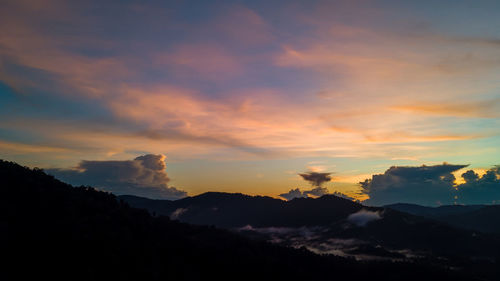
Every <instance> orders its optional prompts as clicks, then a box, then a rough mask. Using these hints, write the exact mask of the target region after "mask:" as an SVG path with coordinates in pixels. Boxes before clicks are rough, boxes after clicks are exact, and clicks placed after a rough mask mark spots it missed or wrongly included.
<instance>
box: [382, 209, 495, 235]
mask: <svg viewBox="0 0 500 281" xmlns="http://www.w3.org/2000/svg"><path fill="white" fill-rule="evenodd" d="M385 207H386V208H390V209H393V210H397V211H401V212H405V213H409V214H413V215H417V216H422V217H426V218H431V219H434V220H437V221H440V222H444V223H447V224H449V225H452V226H455V227H459V228H463V229H470V230H475V231H480V232H485V233H500V205H450V206H440V207H423V206H419V205H413V204H393V205H387V206H385Z"/></svg>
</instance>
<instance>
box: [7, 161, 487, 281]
mask: <svg viewBox="0 0 500 281" xmlns="http://www.w3.org/2000/svg"><path fill="white" fill-rule="evenodd" d="M0 179H1V182H2V185H1V188H0V208H1V209H0V230H1V231H0V235H1V236H0V239H1V241H2V242H3V243H2V244H1V245H2V246H1V250H2V255H3V256H4V258H6V259H7V262H4V263H3V264H2V275H3V276H4V277H6V276H10V277H9V280H14V279H24V280H25V279H27V278H28V277H30V276H35V277H36V278H37V279H50V280H53V279H62V278H64V279H65V280H104V279H106V280H255V279H264V280H268V279H269V280H421V279H423V278H431V279H436V280H479V279H478V278H476V277H481V275H484V276H489V278H490V280H494V275H493V274H494V273H491V272H490V273H484V272H479V271H477V269H475V268H472V269H471V268H466V269H460V268H454V269H450V268H447V267H443V266H442V265H441V264H437V265H432V264H433V263H434V261H433V260H432V261H429V260H425V259H422V260H419V261H413V262H411V263H408V262H382V261H372V262H356V261H355V260H353V259H345V258H341V257H335V256H331V255H330V256H320V255H316V254H313V253H311V252H309V251H307V250H305V249H292V248H285V247H279V246H276V245H272V244H269V243H265V242H259V241H252V240H249V239H246V238H244V237H242V236H240V235H237V234H234V233H231V232H228V231H225V230H220V229H215V228H213V227H206V226H192V225H187V224H184V223H179V222H176V221H171V220H170V219H169V218H168V217H164V216H157V217H153V216H151V215H150V214H149V213H148V212H146V211H143V210H139V209H135V208H131V207H129V205H127V204H126V203H124V202H123V201H119V200H116V197H115V196H113V195H111V194H109V193H105V192H100V191H96V190H94V189H93V188H90V187H76V188H75V187H72V186H70V185H68V184H65V183H62V182H60V181H58V180H56V179H54V178H53V177H51V176H48V175H46V174H45V173H44V172H43V171H42V170H39V169H33V170H31V169H29V168H25V167H21V166H19V165H17V164H14V163H11V162H5V161H1V160H0ZM218 196H224V195H218ZM209 197H210V196H209ZM201 198H203V197H201ZM135 199H136V200H140V199H138V198H135ZM199 200H201V199H199ZM263 200H269V199H263ZM334 200H335V199H334ZM299 202H301V201H299ZM303 202H308V201H303ZM299 205H300V204H299ZM370 251H375V252H380V251H381V250H379V249H370ZM382 252H383V251H382ZM489 268H490V267H488V268H487V269H489ZM472 274H473V275H475V276H476V277H474V276H472Z"/></svg>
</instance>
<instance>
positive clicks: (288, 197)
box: [278, 188, 309, 200]
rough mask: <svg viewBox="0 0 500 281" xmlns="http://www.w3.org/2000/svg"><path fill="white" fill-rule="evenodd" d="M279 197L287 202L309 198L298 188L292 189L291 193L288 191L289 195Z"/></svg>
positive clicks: (284, 194)
mask: <svg viewBox="0 0 500 281" xmlns="http://www.w3.org/2000/svg"><path fill="white" fill-rule="evenodd" d="M278 196H280V197H283V198H285V199H286V200H292V199H295V198H307V197H309V196H307V194H304V193H303V192H302V191H301V190H300V189H298V188H296V189H290V191H288V192H287V193H282V194H280V195H278Z"/></svg>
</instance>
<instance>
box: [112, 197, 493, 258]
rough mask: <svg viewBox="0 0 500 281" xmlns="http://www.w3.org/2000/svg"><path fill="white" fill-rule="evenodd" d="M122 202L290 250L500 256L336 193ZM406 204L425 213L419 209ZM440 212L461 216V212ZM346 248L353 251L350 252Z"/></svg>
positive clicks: (456, 234)
mask: <svg viewBox="0 0 500 281" xmlns="http://www.w3.org/2000/svg"><path fill="white" fill-rule="evenodd" d="M120 198H121V199H122V200H124V201H126V202H128V203H129V204H131V205H132V206H134V207H138V208H145V209H148V210H149V211H151V212H153V213H156V214H161V215H168V216H171V217H173V218H175V219H179V220H180V221H183V222H188V223H192V224H199V225H215V226H218V227H225V228H231V229H237V230H238V229H240V230H243V233H245V234H246V235H249V236H251V237H260V238H261V239H266V240H270V241H280V244H282V245H288V246H307V247H309V248H316V247H319V245H321V247H325V245H327V244H328V243H329V242H328V241H330V240H332V239H343V240H348V239H351V240H352V239H355V240H356V241H360V243H359V245H356V246H357V247H360V245H361V244H366V243H369V244H372V245H373V246H377V245H379V246H382V247H384V248H386V250H392V251H393V252H396V251H403V250H410V251H412V252H413V253H417V252H418V253H419V254H421V255H439V256H444V257H456V256H461V257H465V258H484V257H487V258H490V259H495V258H496V257H497V256H498V254H499V252H500V250H499V249H500V240H499V238H498V237H497V236H491V235H488V234H482V233H479V232H474V231H471V230H466V229H458V228H455V227H451V226H449V225H447V224H444V223H441V222H438V221H435V220H433V219H427V218H424V217H422V216H414V215H411V214H407V213H404V212H399V211H396V210H393V209H391V208H376V207H365V206H363V205H361V204H359V203H356V202H352V201H350V200H347V199H343V198H340V197H336V196H333V195H326V196H322V197H320V198H316V199H313V198H296V199H293V200H291V201H283V200H279V199H273V198H270V197H262V196H248V195H243V194H230V193H214V192H209V193H204V194H201V195H198V196H194V197H188V198H184V199H180V200H176V201H164V200H150V199H145V198H138V197H130V196H121V197H120ZM404 206H406V207H407V208H408V209H411V208H413V209H419V210H427V208H426V207H421V206H418V205H404ZM472 209H473V208H472V207H471V208H467V210H472ZM442 210H443V212H444V211H446V212H447V213H454V214H459V212H458V209H457V210H455V209H453V210H449V209H448V208H443V209H442ZM460 210H461V209H460ZM353 214H359V215H360V216H372V217H373V218H372V221H369V222H367V223H366V225H362V226H359V225H357V224H356V222H355V221H353V220H352V218H351V217H350V216H351V215H353ZM304 232H307V234H304ZM310 237H314V239H311V238H310ZM297 241H301V242H300V243H299V242H297ZM351 246H352V245H350V247H351ZM339 249H340V248H337V250H339ZM342 250H344V249H342ZM348 250H351V252H352V249H351V248H349V249H348Z"/></svg>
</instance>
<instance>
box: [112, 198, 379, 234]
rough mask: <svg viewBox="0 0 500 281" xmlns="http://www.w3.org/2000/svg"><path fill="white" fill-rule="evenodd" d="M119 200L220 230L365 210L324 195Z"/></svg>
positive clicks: (317, 221) (301, 222) (308, 222)
mask: <svg viewBox="0 0 500 281" xmlns="http://www.w3.org/2000/svg"><path fill="white" fill-rule="evenodd" d="M119 198H120V199H121V200H124V201H125V202H127V203H129V204H130V205H131V206H134V207H136V208H143V209H148V210H149V211H151V212H154V213H156V214H159V215H164V216H171V217H175V218H177V219H179V220H181V221H183V222H188V223H192V224H202V225H203V224H205V225H206V224H209V225H215V226H219V227H243V226H246V225H251V226H253V227H271V226H281V227H300V226H316V225H326V224H330V223H332V222H337V221H339V220H343V219H345V218H346V217H347V216H348V215H350V214H352V213H355V212H357V211H359V210H361V209H362V208H365V207H363V206H362V205H361V204H358V203H355V202H352V201H350V200H347V199H344V198H340V197H337V196H334V195H325V196H323V197H321V198H318V199H313V198H296V199H294V200H291V201H283V200H279V199H274V198H271V197H266V196H248V195H243V194H241V193H222V192H207V193H203V194H201V195H198V196H194V197H187V198H184V199H180V200H176V201H169V200H151V199H146V198H140V197H136V196H119ZM368 209H374V210H375V209H376V208H368Z"/></svg>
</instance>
